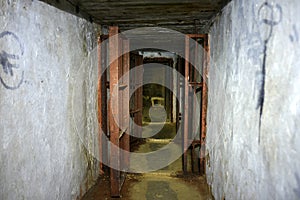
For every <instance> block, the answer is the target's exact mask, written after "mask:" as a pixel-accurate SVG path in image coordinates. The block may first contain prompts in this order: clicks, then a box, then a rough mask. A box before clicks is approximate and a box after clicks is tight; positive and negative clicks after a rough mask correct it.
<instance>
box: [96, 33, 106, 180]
mask: <svg viewBox="0 0 300 200" xmlns="http://www.w3.org/2000/svg"><path fill="white" fill-rule="evenodd" d="M101 43H102V40H101V37H99V38H98V47H97V50H98V123H99V126H98V127H99V130H98V148H99V159H100V160H103V159H107V156H105V153H107V151H106V150H107V146H106V145H104V144H106V143H105V142H103V141H104V140H105V139H106V138H105V137H106V136H107V88H106V82H107V77H106V71H103V66H102V61H105V59H106V57H105V55H106V54H105V52H106V51H105V50H104V51H102V50H103V49H102V45H101ZM102 54H104V56H102ZM104 156H105V158H104ZM103 173H104V171H103V164H102V162H100V163H99V174H103Z"/></svg>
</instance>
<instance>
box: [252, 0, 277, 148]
mask: <svg viewBox="0 0 300 200" xmlns="http://www.w3.org/2000/svg"><path fill="white" fill-rule="evenodd" d="M258 21H259V26H260V28H259V35H260V39H261V41H262V43H263V58H262V66H261V75H262V79H261V84H260V91H259V97H258V103H257V109H259V136H258V142H259V143H260V128H261V117H262V114H263V107H264V99H265V81H266V60H267V53H268V43H269V41H270V39H271V37H272V35H273V31H274V27H275V26H276V25H278V24H279V23H280V22H281V21H282V8H281V6H280V5H279V4H275V5H272V4H270V3H268V2H265V3H263V4H262V5H261V7H260V8H259V10H258Z"/></svg>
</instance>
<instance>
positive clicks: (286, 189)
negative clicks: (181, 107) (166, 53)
mask: <svg viewBox="0 0 300 200" xmlns="http://www.w3.org/2000/svg"><path fill="white" fill-rule="evenodd" d="M299 10H300V1H295V0H286V1H280V0H272V1H268V3H265V2H264V1H261V0H254V1H246V0H234V1H233V2H231V3H230V4H229V5H228V6H227V7H226V8H225V9H224V10H223V13H222V15H221V16H220V17H218V18H217V20H216V22H215V23H214V25H213V27H212V29H211V32H210V45H211V46H210V48H211V66H210V70H209V85H208V88H209V93H208V94H209V98H208V123H207V124H208V127H207V153H208V155H207V180H208V182H209V184H210V185H211V187H212V192H213V194H214V196H215V197H216V199H221V198H223V197H225V198H226V199H299V198H300V171H299V166H300V155H299V152H300V145H299V144H300V134H299V128H300V127H299V126H300V87H299V86H300V67H299V66H300V59H299V58H300V35H299V33H300V21H299V19H300V13H299ZM272 15H273V18H272ZM268 38H269V40H268ZM265 47H266V48H265ZM264 50H265V52H264ZM264 63H265V79H264V82H265V85H264V88H265V90H264V95H262V96H264V103H263V104H262V101H260V98H259V97H260V94H263V93H262V91H263V90H262V88H263V76H262V74H263V71H262V69H263V66H264ZM262 105H263V109H262V116H261V127H259V120H260V106H262ZM259 130H260V133H259Z"/></svg>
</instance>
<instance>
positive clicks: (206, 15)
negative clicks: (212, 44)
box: [41, 0, 229, 33]
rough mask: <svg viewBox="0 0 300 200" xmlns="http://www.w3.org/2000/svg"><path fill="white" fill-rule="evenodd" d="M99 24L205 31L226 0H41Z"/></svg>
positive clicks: (193, 31)
mask: <svg viewBox="0 0 300 200" xmlns="http://www.w3.org/2000/svg"><path fill="white" fill-rule="evenodd" d="M41 1H44V2H46V3H48V4H50V5H53V6H55V7H57V8H59V9H62V10H64V11H66V12H69V13H72V14H75V15H77V16H80V17H83V18H86V19H88V20H91V21H93V22H95V23H98V24H101V25H107V26H109V25H118V26H119V28H120V30H121V31H125V30H129V29H133V28H140V27H163V28H169V29H173V30H176V31H179V32H181V33H207V32H208V30H209V27H210V25H211V22H212V20H213V18H214V17H215V16H216V14H217V13H218V12H219V11H220V10H221V9H222V8H223V7H224V6H225V5H226V4H227V3H228V2H229V0H41Z"/></svg>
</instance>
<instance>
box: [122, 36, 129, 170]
mask: <svg viewBox="0 0 300 200" xmlns="http://www.w3.org/2000/svg"><path fill="white" fill-rule="evenodd" d="M123 48H124V51H125V52H128V53H125V54H124V55H123V74H126V73H128V74H129V67H130V57H129V40H124V41H123ZM123 84H124V85H127V86H128V85H129V75H128V76H126V77H124V78H123ZM123 93H124V94H123V100H122V101H123V120H124V121H123V123H124V125H125V126H126V127H127V128H126V130H125V134H124V136H123V138H122V141H123V149H124V150H125V151H126V152H125V153H124V155H123V158H122V160H123V166H122V168H123V169H128V167H129V152H130V136H129V135H130V126H129V119H130V113H129V87H126V88H125V89H124V90H123Z"/></svg>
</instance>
